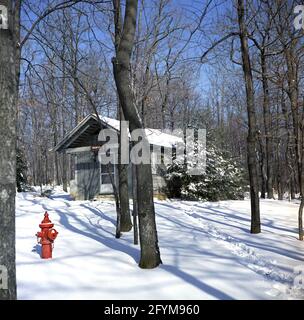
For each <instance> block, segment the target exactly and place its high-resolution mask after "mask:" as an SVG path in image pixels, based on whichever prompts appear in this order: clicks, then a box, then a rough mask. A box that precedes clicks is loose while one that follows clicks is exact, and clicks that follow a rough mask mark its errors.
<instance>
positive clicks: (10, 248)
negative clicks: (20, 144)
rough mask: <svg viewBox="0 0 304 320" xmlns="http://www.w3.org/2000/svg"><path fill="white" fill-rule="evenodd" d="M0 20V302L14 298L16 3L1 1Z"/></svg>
mask: <svg viewBox="0 0 304 320" xmlns="http://www.w3.org/2000/svg"><path fill="white" fill-rule="evenodd" d="M0 5H1V7H0V8H1V11H2V12H1V13H2V14H3V15H2V17H1V19H2V18H3V17H4V18H5V12H3V10H5V9H4V8H7V18H8V28H4V29H3V28H2V27H3V21H0V22H1V27H0V140H1V144H0V265H3V266H4V267H5V268H7V271H8V289H7V290H0V300H1V299H16V297H17V294H16V267H15V195H16V113H17V96H18V77H19V63H20V61H18V60H19V59H18V57H19V48H18V43H19V20H20V1H9V0H1V1H0Z"/></svg>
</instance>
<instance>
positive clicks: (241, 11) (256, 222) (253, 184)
mask: <svg viewBox="0 0 304 320" xmlns="http://www.w3.org/2000/svg"><path fill="white" fill-rule="evenodd" d="M237 12H238V24H239V30H240V34H239V36H240V41H241V52H242V66H243V73H244V79H245V87H246V102H247V113H248V136H247V154H248V155H247V159H248V170H249V182H250V200H251V233H260V232H261V222H260V200H259V181H258V170H257V165H258V164H257V158H256V144H257V136H258V131H257V122H256V110H255V102H254V89H253V79H252V69H251V61H250V55H249V48H248V31H247V26H246V22H245V8H244V0H238V3H237Z"/></svg>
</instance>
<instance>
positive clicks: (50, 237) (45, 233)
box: [36, 212, 58, 259]
mask: <svg viewBox="0 0 304 320" xmlns="http://www.w3.org/2000/svg"><path fill="white" fill-rule="evenodd" d="M39 227H40V228H41V231H40V232H37V233H36V237H37V241H38V238H41V239H40V241H38V243H40V244H41V245H42V248H41V258H42V259H51V258H52V251H53V248H54V240H55V239H56V238H57V235H58V232H57V231H56V230H55V229H53V227H54V223H52V221H51V220H50V219H49V214H48V213H47V212H45V214H44V219H43V220H42V221H41V223H40V224H39Z"/></svg>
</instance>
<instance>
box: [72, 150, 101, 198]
mask: <svg viewBox="0 0 304 320" xmlns="http://www.w3.org/2000/svg"><path fill="white" fill-rule="evenodd" d="M75 170H76V171H75V180H76V189H77V194H76V198H77V199H78V200H90V199H93V198H94V197H95V196H96V195H98V194H99V190H100V167H99V162H98V157H97V156H94V153H93V152H90V151H88V152H80V153H77V154H76V166H75Z"/></svg>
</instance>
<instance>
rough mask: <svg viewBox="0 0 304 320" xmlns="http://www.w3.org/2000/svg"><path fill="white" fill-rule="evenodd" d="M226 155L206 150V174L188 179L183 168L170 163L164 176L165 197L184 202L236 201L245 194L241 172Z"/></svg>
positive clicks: (183, 166)
mask: <svg viewBox="0 0 304 320" xmlns="http://www.w3.org/2000/svg"><path fill="white" fill-rule="evenodd" d="M239 167H240V166H239V165H238V164H237V163H236V162H235V161H234V160H233V159H232V158H231V156H230V155H229V154H228V153H227V152H223V151H221V150H219V149H218V148H217V147H215V146H209V147H208V148H207V150H206V171H205V173H204V174H202V175H190V174H189V173H188V172H187V167H186V166H185V165H184V164H183V163H180V162H179V161H177V160H175V161H173V164H172V165H170V166H169V168H168V173H167V174H166V180H167V189H168V195H169V197H176V198H183V199H188V200H206V201H218V200H227V199H231V200H236V199H242V198H243V194H244V192H245V179H244V171H243V170H242V169H240V168H239Z"/></svg>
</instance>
